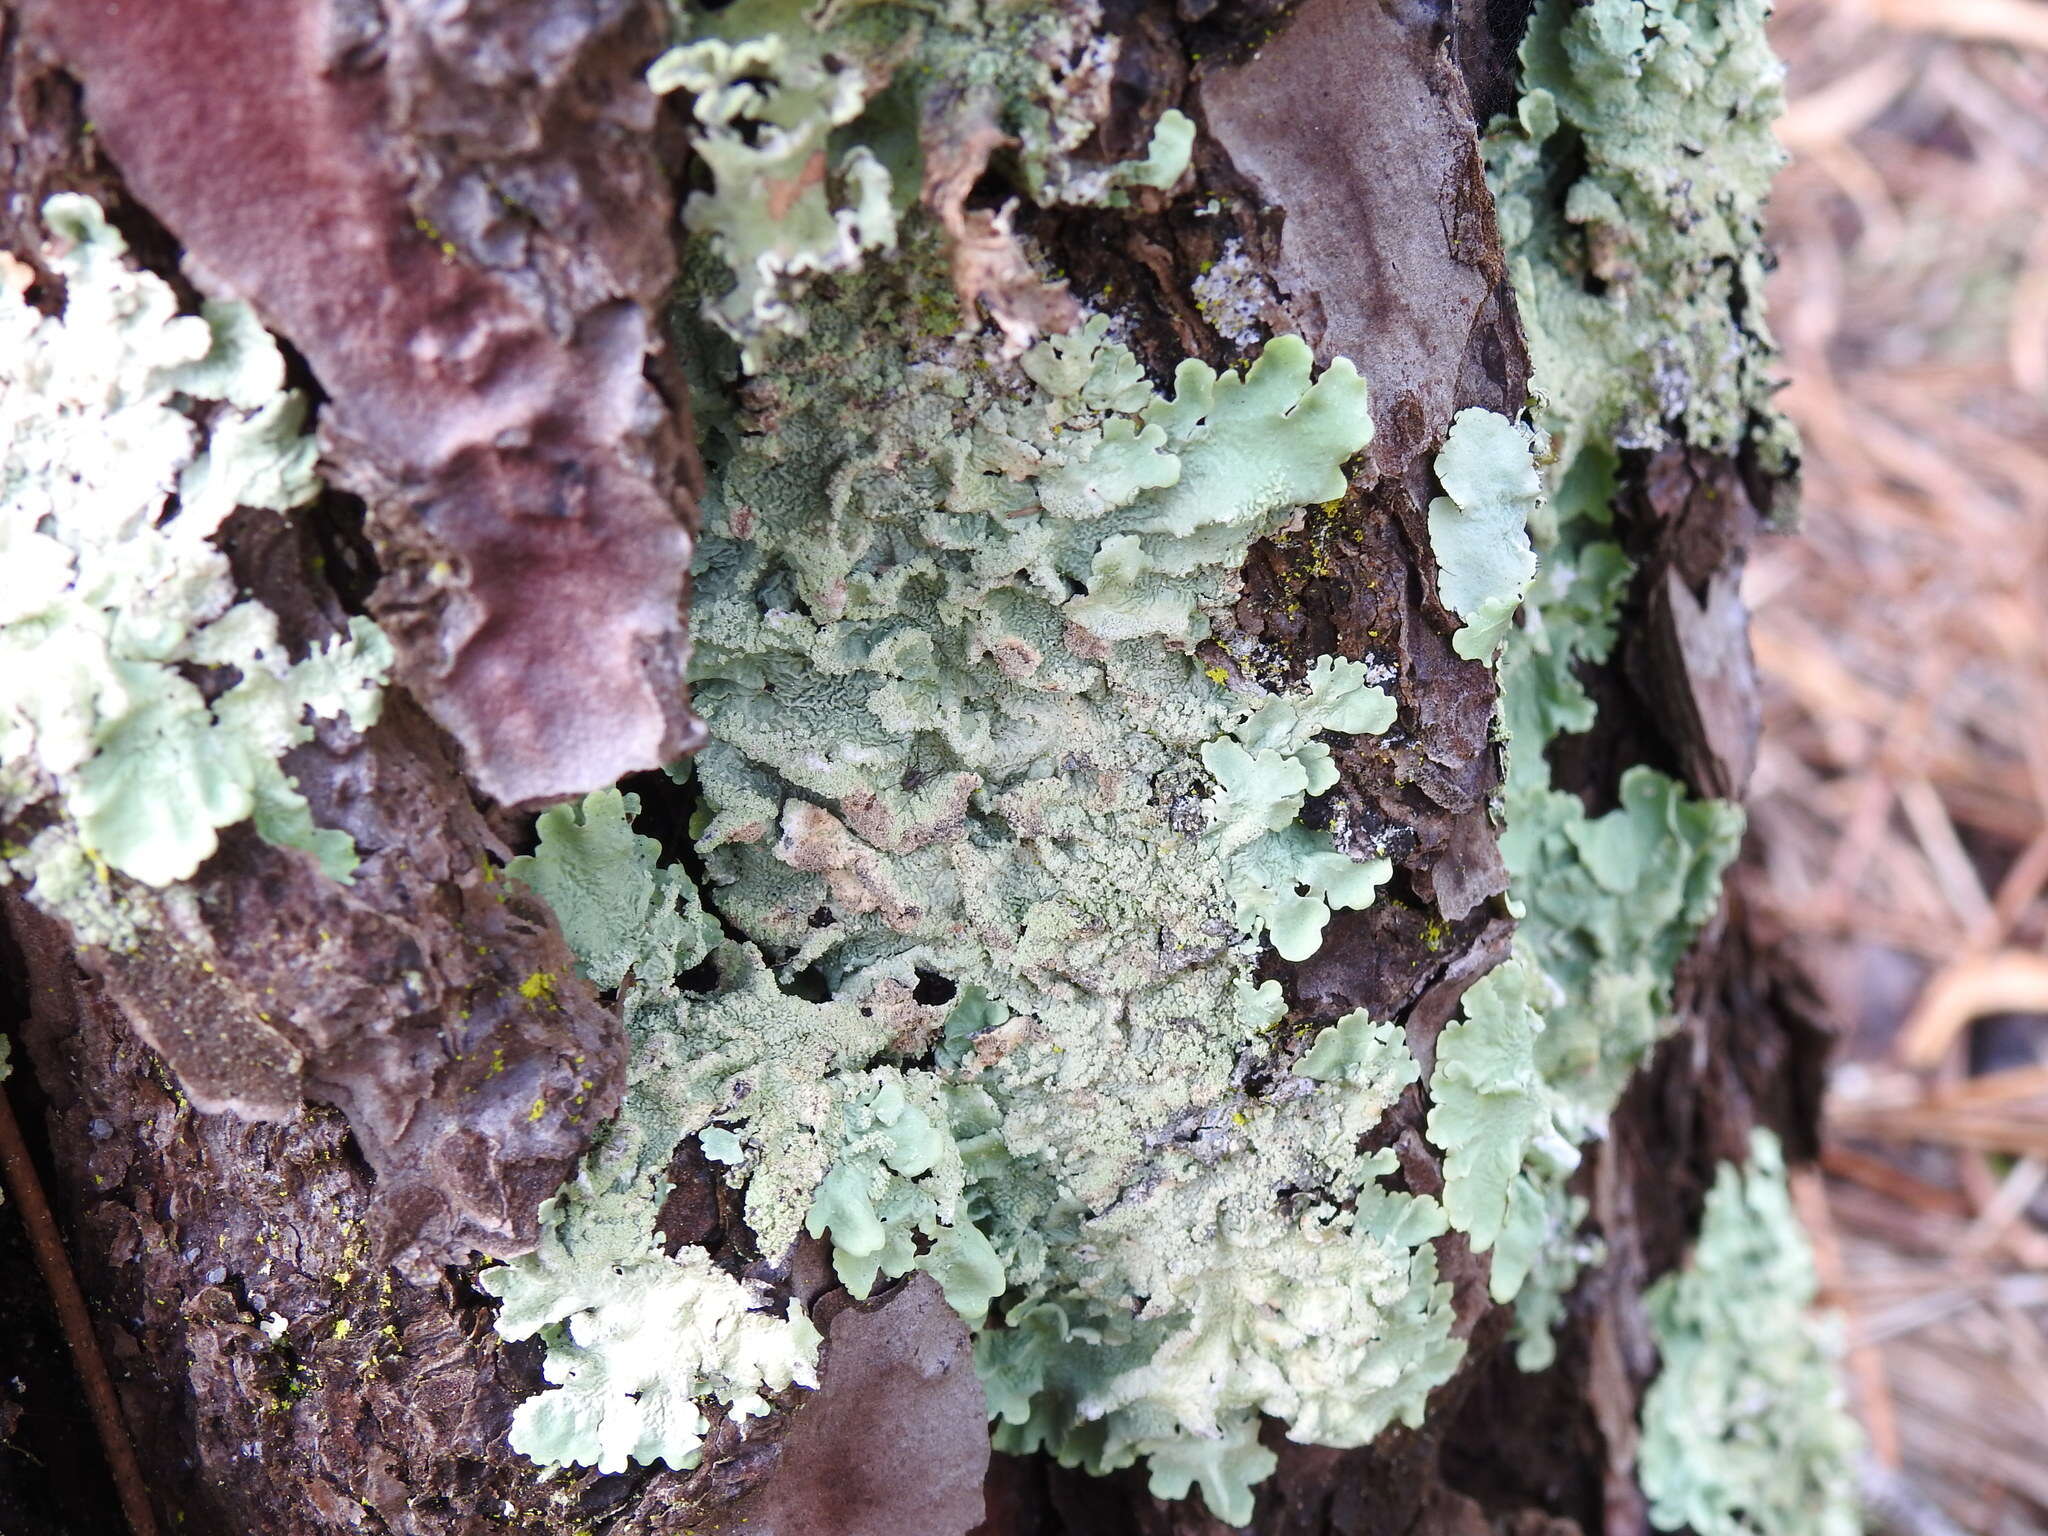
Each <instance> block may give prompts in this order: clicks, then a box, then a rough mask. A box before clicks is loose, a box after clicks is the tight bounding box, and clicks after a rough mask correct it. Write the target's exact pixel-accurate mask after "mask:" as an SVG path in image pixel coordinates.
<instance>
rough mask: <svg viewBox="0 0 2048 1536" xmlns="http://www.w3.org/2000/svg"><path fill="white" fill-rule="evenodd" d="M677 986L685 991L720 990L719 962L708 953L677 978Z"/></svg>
mask: <svg viewBox="0 0 2048 1536" xmlns="http://www.w3.org/2000/svg"><path fill="white" fill-rule="evenodd" d="M676 986H677V988H678V989H679V990H681V991H684V992H715V991H717V990H718V962H717V961H716V960H713V959H712V958H711V957H710V956H709V955H706V956H705V957H704V958H703V959H702V960H699V961H698V962H697V963H696V964H695V965H693V966H691V967H690V968H689V969H688V970H687V971H685V972H683V974H682V975H680V976H678V977H677V978H676Z"/></svg>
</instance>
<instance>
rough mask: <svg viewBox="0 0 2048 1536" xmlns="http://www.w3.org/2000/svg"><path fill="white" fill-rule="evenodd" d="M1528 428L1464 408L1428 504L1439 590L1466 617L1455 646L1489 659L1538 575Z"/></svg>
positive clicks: (1536, 501) (1537, 498)
mask: <svg viewBox="0 0 2048 1536" xmlns="http://www.w3.org/2000/svg"><path fill="white" fill-rule="evenodd" d="M1533 446H1534V445H1533V443H1532V441H1531V437H1530V433H1529V431H1528V429H1527V428H1525V427H1520V426H1517V425H1516V424H1515V423H1514V422H1512V421H1509V420H1508V419H1507V417H1505V416H1501V415H1497V414H1495V413H1494V412H1492V411H1482V410H1478V409H1476V408H1474V409H1468V410H1463V411H1460V412H1458V414H1457V417H1456V419H1455V420H1453V421H1452V423H1451V430H1450V434H1449V436H1448V437H1447V438H1446V439H1445V441H1444V446H1443V451H1442V452H1440V453H1439V454H1437V456H1436V477H1437V480H1438V482H1439V483H1440V484H1441V485H1442V486H1443V488H1444V494H1443V495H1441V496H1438V497H1436V498H1435V499H1434V500H1432V501H1431V502H1430V504H1429V546H1430V553H1431V554H1432V555H1434V556H1435V558H1436V565H1437V592H1438V594H1439V595H1440V596H1441V597H1442V599H1443V604H1444V606H1445V607H1446V608H1448V609H1450V610H1451V612H1453V613H1455V614H1457V616H1458V617H1459V618H1461V619H1463V620H1464V621H1465V622H1464V624H1463V626H1462V627H1461V628H1460V629H1459V630H1458V632H1457V633H1456V634H1455V635H1453V636H1452V637H1451V648H1452V649H1453V650H1455V651H1456V652H1457V653H1458V654H1459V655H1460V656H1462V657H1464V658H1465V659H1466V660H1467V661H1491V660H1492V659H1493V655H1494V652H1496V651H1497V650H1499V649H1500V644H1501V641H1502V640H1504V639H1505V638H1506V637H1507V632H1508V629H1509V627H1510V626H1511V625H1512V624H1513V623H1514V619H1515V610H1516V609H1518V608H1519V607H1521V605H1522V597H1523V594H1524V593H1526V592H1527V591H1528V590H1529V583H1530V582H1531V581H1532V580H1533V579H1534V578H1535V575H1536V552H1535V550H1533V549H1532V548H1530V546H1529V522H1530V519H1531V518H1533V517H1534V516H1535V515H1536V510H1537V508H1538V507H1539V506H1540V505H1541V503H1542V500H1543V483H1542V481H1541V479H1540V478H1539V477H1538V475H1537V473H1536V461H1535V459H1534V457H1533V456H1532V452H1533Z"/></svg>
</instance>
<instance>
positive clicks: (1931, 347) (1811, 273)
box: [1748, 0, 2048, 1536]
mask: <svg viewBox="0 0 2048 1536" xmlns="http://www.w3.org/2000/svg"><path fill="white" fill-rule="evenodd" d="M1776 35H1777V39H1778V44H1779V47H1780V50H1781V51H1782V52H1783V53H1784V54H1785V56H1786V59H1787V62H1788V65H1789V67H1790V72H1791V74H1790V83H1791V108H1790V111H1789V112H1788V114H1787V117H1786V119H1785V123H1784V126H1783V137H1784V140H1785V143H1786V146H1787V148H1788V149H1790V150H1791V151H1792V152H1793V163H1792V165H1791V167H1790V168H1789V169H1788V170H1787V171H1786V173H1785V176H1784V178H1783V180H1782V182H1781V184H1780V188H1779V191H1778V193H1777V196H1776V199H1775V203H1774V209H1773V225H1774V241H1775V244H1776V246H1777V249H1778V252H1779V256H1780V260H1781V266H1780V269H1779V271H1778V273H1777V276H1776V279H1775V281H1774V285H1773V289H1772V293H1771V301H1772V306H1773V308H1772V313H1773V317H1774V323H1775V325H1776V327H1777V330H1778V333H1779V336H1780V339H1781V340H1782V341H1783V342H1784V345H1785V348H1786V352H1787V362H1788V371H1789V373H1790V376H1791V378H1792V380H1793V382H1792V384H1791V386H1790V387H1789V388H1788V389H1787V390H1786V392H1785V395H1784V397H1783V398H1784V402H1785V405H1786V407H1787V409H1788V410H1789V411H1790V412H1791V413H1792V415H1793V417H1794V418H1795V419H1796V420H1797V421H1798V423H1799V425H1800V427H1801V429H1802V431H1803V432H1804V434H1805V438H1806V444H1807V453H1808V460H1807V492H1806V502H1805V508H1806V512H1805V527H1804V530H1803V536H1802V537H1800V538H1796V539H1783V540H1773V541H1771V542H1770V544H1769V546H1768V547H1767V548H1766V549H1764V550H1763V551H1762V553H1761V554H1760V556H1759V558H1758V559H1757V560H1756V561H1755V563H1754V566H1753V568H1752V570H1751V573H1750V579H1749V585H1748V592H1749V596H1750V599H1751V601H1752V603H1753V605H1754V607H1755V609H1756V645H1757V652H1758V659H1759V661H1760V662H1761V663H1762V666H1763V670H1764V679H1765V684H1764V686H1765V738H1764V748H1763V755H1762V760H1761V763H1760V766H1759V770H1758V775H1757V782H1756V786H1755V791H1754V810H1753V824H1754V826H1755V828H1756V832H1757V840H1756V848H1757V850H1758V856H1759V858H1760V860H1761V862H1762V864H1763V866H1764V870H1765V872H1766V874H1767V877H1768V879H1767V885H1768V890H1769V897H1768V899H1769V900H1770V901H1771V902H1772V904H1773V905H1774V906H1775V907H1776V908H1777V909H1778V912H1779V915H1780V917H1781V918H1782V920H1783V921H1784V922H1785V923H1786V924H1787V925H1788V927H1789V928H1790V929H1791V930H1792V931H1793V932H1795V933H1796V934H1797V935H1798V936H1799V943H1800V947H1801V950H1802V953H1803V955H1804V957H1805V958H1806V959H1807V961H1808V962H1809V963H1810V966H1811V968H1812V970H1813V972H1814V974H1815V976H1816V979H1817V980H1818V981H1819V982H1820V983H1821V985H1822V988H1823V990H1824V992H1825V994H1826V995H1827V997H1828V999H1829V1001H1830V1003H1831V1005H1832V1007H1833V1009H1834V1011H1835V1012H1836V1014H1837V1016H1838V1017H1839V1018H1840V1019H1841V1020H1842V1021H1843V1024H1844V1028H1845V1033H1846V1034H1847V1036H1848V1039H1847V1042H1846V1044H1845V1047H1844V1053H1843V1062H1842V1066H1841V1068H1840V1070H1838V1072H1837V1075H1836V1080H1835V1085H1834V1088H1833V1090H1832V1091H1831V1094H1830V1111H1829V1121H1830V1125H1829V1140H1830V1147H1829V1151H1828V1153H1827V1156H1826V1158H1825V1160H1824V1165H1823V1166H1824V1169H1825V1174H1824V1176H1823V1177H1820V1178H1815V1179H1812V1180H1810V1181H1809V1182H1808V1183H1807V1185H1806V1187H1805V1188H1803V1189H1802V1190H1801V1191H1800V1193H1801V1196H1802V1203H1803V1206H1804V1208H1805V1210H1806V1211H1807V1213H1808V1216H1809V1220H1810V1222H1811V1223H1812V1224H1813V1225H1814V1226H1815V1227H1816V1229H1817V1234H1818V1237H1819V1249H1820V1253H1821V1260H1822V1268H1823V1272H1824V1274H1825V1276H1826V1278H1827V1281H1828V1289H1829V1299H1830V1300H1831V1301H1832V1303H1833V1304H1834V1305H1836V1306H1838V1307H1840V1308H1841V1309H1842V1310H1843V1311H1844V1312H1845V1313H1846V1314H1847V1316H1848V1319H1849V1323H1850V1336H1851V1340H1852V1344H1853V1348H1852V1353H1851V1357H1850V1371H1851V1379H1852V1385H1853V1390H1854V1393H1855V1398H1856V1401H1857V1406H1858V1410H1859V1412H1860V1413H1861V1415H1862V1417H1863V1420H1864V1423H1865V1425H1866V1427H1867V1428H1868V1430H1869V1432H1870V1437H1871V1441H1872V1445H1873V1449H1874V1453H1875V1456H1876V1457H1877V1459H1878V1460H1879V1461H1880V1462H1881V1463H1883V1464H1885V1465H1888V1466H1889V1467H1891V1468H1893V1469H1898V1470H1903V1472H1904V1473H1905V1474H1906V1475H1907V1477H1908V1478H1910V1479H1911V1480H1912V1481H1913V1482H1915V1483H1917V1484H1918V1485H1919V1486H1920V1488H1921V1489H1922V1490H1924V1491H1925V1492H1926V1493H1927V1494H1929V1495H1930V1496H1931V1497H1932V1499H1933V1501H1934V1502H1935V1503H1937V1504H1938V1505H1939V1506H1940V1507H1941V1508H1942V1509H1944V1510H1945V1511H1946V1513H1947V1514H1948V1516H1949V1517H1950V1518H1951V1519H1953V1520H1954V1521H1955V1522H1956V1523H1957V1524H1958V1525H1960V1526H1961V1527H1962V1528H1963V1529H1965V1530H1967V1531H1971V1532H1975V1533H1978V1536H2023V1533H2048V1221H2044V1217H2048V561H2044V555H2048V4H2042V3H2039V0H1789V3H1786V4H1784V5H1783V6H1782V8H1781V11H1780V15H1779V19H1778V22H1777V25H1776ZM1913 1526H1914V1522H1913V1521H1911V1520H1905V1521H1903V1522H1901V1528H1902V1529H1910V1528H1913ZM1920 1528H1922V1529H1926V1528H1927V1527H1926V1526H1925V1525H1924V1524H1923V1525H1922V1526H1921V1527H1920Z"/></svg>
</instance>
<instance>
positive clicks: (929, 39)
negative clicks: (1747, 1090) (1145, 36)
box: [647, 0, 1195, 373]
mask: <svg viewBox="0 0 2048 1536" xmlns="http://www.w3.org/2000/svg"><path fill="white" fill-rule="evenodd" d="M673 14H674V17H675V21H676V27H677V32H678V34H679V39H680V40H679V41H678V42H677V44H676V45H675V46H674V47H672V48H671V49H669V50H668V52H666V53H664V54H663V55H662V56H661V57H660V58H658V59H657V60H655V62H654V63H653V65H652V66H650V68H649V69H648V72H647V81H648V84H649V86H650V87H651V88H652V89H654V90H655V91H657V92H660V93H664V94H666V93H670V92H679V93H687V94H688V95H689V96H690V97H691V107H690V111H691V116H692V118H693V120H694V125H695V126H694V132H693V134H692V139H691V145H692V148H693V149H694V151H695V152H696V155H697V158H698V159H699V160H701V161H702V162H703V164H704V166H705V168H706V170H707V171H708V172H709V175H710V180H711V185H710V187H708V188H702V189H698V190H695V191H692V192H691V193H690V194H689V196H688V197H687V198H686V199H685V201H684V205H683V224H684V226H685V228H687V229H688V230H689V231H691V233H693V234H695V235H698V236H700V237H702V239H703V240H704V242H705V244H706V245H707V247H708V249H709V250H710V251H711V252H712V253H713V254H714V255H715V256H716V257H717V258H718V259H719V260H720V261H721V262H722V263H723V264H724V266H725V267H726V269H727V279H728V283H727V286H725V287H724V289H723V291H722V292H719V293H717V294H713V295H707V296H706V297H705V298H704V300H703V303H702V313H703V315H704V316H705V318H707V319H709V320H710V321H711V322H712V323H713V324H715V325H716V326H718V327H719V329H720V330H722V331H723V332H724V333H725V334H726V335H727V336H729V337H731V338H732V339H733V340H734V341H735V342H736V343H738V345H739V355H740V361H741V365H742V367H743V368H744V369H745V370H746V371H747V372H750V373H753V372H758V371H760V370H761V369H762V368H764V367H766V366H767V364H768V361H769V358H770V357H771V355H772V354H773V352H774V350H775V347H776V346H777V345H778V344H779V343H780V342H781V341H782V340H784V339H786V338H792V337H799V336H801V335H802V334H803V331H804V325H805V311H804V308H803V306H802V305H801V304H800V303H799V302H798V300H799V299H801V297H802V296H803V294H804V293H805V292H806V291H808V289H809V287H810V286H811V284H812V283H813V282H814V281H815V280H816V279H817V278H818V277H820V276H823V275H827V274H842V273H848V272H852V271H854V270H856V269H857V268H859V267H860V265H861V264H862V262H863V261H865V260H867V259H869V258H870V257H871V256H873V255H875V254H876V253H879V252H885V251H888V250H890V249H891V248H893V247H894V245H895V244H896V239H897V227H898V223H899V221H900V220H901V219H902V218H903V216H904V215H905V214H906V213H907V211H908V210H909V208H910V207H911V205H912V203H913V202H914V200H915V199H916V198H917V196H918V194H919V192H920V190H921V184H922V178H923V175H924V171H925V167H924V165H923V160H922V146H921V143H920V139H921V137H922V136H924V135H925V134H926V132H927V131H928V130H929V129H931V128H933V127H934V125H931V124H926V123H925V122H923V121H922V114H923V113H924V112H925V110H926V109H927V107H928V106H929V104H930V100H931V98H933V97H935V96H936V97H942V98H944V99H945V100H946V101H947V102H949V103H952V104H954V105H955V106H956V107H958V109H959V111H960V115H959V117H958V118H957V119H953V120H949V121H948V122H947V123H946V124H945V125H944V126H942V127H939V128H938V130H937V131H938V132H939V135H940V137H941V138H945V137H948V136H958V135H959V134H960V133H964V132H969V131H974V130H977V129H979V128H980V127H982V126H984V121H983V120H984V118H985V119H986V122H985V126H986V127H988V128H990V129H992V130H993V131H994V132H996V133H997V134H998V135H999V136H1000V137H1001V139H1002V142H1003V143H1005V144H1007V145H1009V146H1011V147H1013V148H1014V151H1015V154H1016V157H1017V169H1018V171H1019V172H1020V173H1021V180H1022V182H1023V184H1024V186H1025V189H1026V191H1027V192H1028V193H1029V195H1030V196H1031V198H1032V199H1033V200H1034V201H1035V202H1038V203H1040V204H1053V203H1092V204H1102V205H1105V206H1112V207H1117V206H1123V205H1125V204H1127V203H1128V202H1129V200H1130V192H1131V189H1133V188H1137V187H1150V188H1156V189H1164V188H1168V187H1171V186H1172V185H1173V184H1174V182H1176V181H1178V180H1179V179H1180V177H1181V175H1182V174H1183V173H1184V172H1185V171H1186V170H1187V167H1188V162H1189V159H1190V157H1191V155H1192V153H1193V149H1194V140H1195V125H1194V122H1193V120H1192V119H1191V118H1189V117H1188V116H1187V115H1186V114H1185V113H1182V112H1180V111H1178V110H1172V109H1169V110H1168V111H1166V112H1165V113H1163V114H1162V115H1161V117H1160V119H1159V121H1158V123H1157V124H1156V125H1155V126H1154V128H1153V132H1152V136H1151V140H1150V142H1149V144H1148V145H1147V148H1146V153H1145V154H1144V155H1143V156H1141V157H1139V158H1137V159H1134V160H1128V161H1124V162H1121V163H1117V164H1109V165H1102V164H1094V163H1089V162H1085V161H1082V160H1081V159H1079V158H1078V157H1077V155H1076V151H1078V150H1079V149H1081V147H1082V146H1083V145H1084V144H1085V143H1086V141H1087V140H1088V139H1089V138H1090V136H1091V135H1092V134H1093V133H1094V131H1095V129H1096V127H1097V125H1098V123H1099V120H1100V115H1101V112H1102V111H1103V110H1104V109H1105V108H1106V106H1107V101H1108V95H1107V93H1108V90H1109V86H1110V81H1111V78H1112V75H1113V72H1114V66H1115V59H1116V49H1117V44H1116V42H1115V40H1113V39H1109V38H1105V37H1104V36H1103V35H1101V33H1100V30H1099V28H1098V27H1097V26H1096V25H1095V23H1096V21H1097V20H1098V13H1097V11H1096V9H1095V8H1094V7H1093V6H1092V5H1088V4H1076V5H1071V6H1059V7H1050V6H1034V5H1023V4H1016V3H1014V0H953V3H950V4H948V5H945V6H927V5H919V4H899V3H892V0H857V3H854V4H851V5H832V4H826V3H820V0H737V3H734V4H730V5H723V6H718V7H707V6H702V5H697V4H688V3H677V4H676V5H675V6H674V7H673ZM1001 228H1002V229H1003V231H1004V232H1005V235H1006V236H1007V229H1008V224H1007V219H1005V220H1003V221H1001ZM1026 339H1027V340H1028V339H1029V338H1028V337H1027V338H1026ZM1020 345H1021V343H1020Z"/></svg>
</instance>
